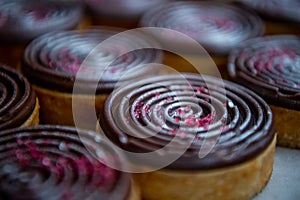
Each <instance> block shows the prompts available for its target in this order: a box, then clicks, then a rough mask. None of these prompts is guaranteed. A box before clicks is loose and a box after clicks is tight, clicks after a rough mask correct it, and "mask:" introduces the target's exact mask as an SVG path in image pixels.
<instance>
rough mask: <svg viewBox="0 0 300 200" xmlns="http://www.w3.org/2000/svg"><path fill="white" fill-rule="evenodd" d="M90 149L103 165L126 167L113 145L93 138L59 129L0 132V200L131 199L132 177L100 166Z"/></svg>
mask: <svg viewBox="0 0 300 200" xmlns="http://www.w3.org/2000/svg"><path fill="white" fill-rule="evenodd" d="M78 134H80V135H81V136H80V137H79V136H78ZM86 146H88V148H89V149H90V150H91V152H93V153H95V154H97V155H98V154H99V156H101V159H110V162H114V163H118V165H119V166H123V165H124V163H121V160H122V159H121V158H120V155H118V154H117V153H116V151H114V150H113V149H112V148H111V146H110V145H109V143H107V141H105V140H103V138H102V137H101V136H99V135H96V134H95V133H92V132H82V131H80V130H75V129H74V128H71V127H60V126H36V127H28V128H19V129H10V130H7V131H3V132H0V183H1V184H0V193H1V197H2V198H4V199H27V200H29V199H30V200H31V199H32V200H33V199H47V200H48V199H51V200H52V199H72V200H81V199H91V200H92V199H107V200H116V199H120V200H123V199H127V198H128V195H129V192H130V187H131V186H130V184H131V182H130V175H129V174H127V173H123V172H119V171H116V170H114V169H112V168H110V167H107V166H106V165H104V164H102V163H101V162H99V161H98V159H96V157H94V156H93V155H92V154H91V152H89V151H87V149H86V148H85V147H86Z"/></svg>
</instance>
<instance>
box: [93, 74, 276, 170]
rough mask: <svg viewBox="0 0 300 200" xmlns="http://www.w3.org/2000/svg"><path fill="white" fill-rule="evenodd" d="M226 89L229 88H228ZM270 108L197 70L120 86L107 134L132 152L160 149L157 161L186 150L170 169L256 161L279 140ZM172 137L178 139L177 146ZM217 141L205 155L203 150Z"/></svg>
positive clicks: (104, 118)
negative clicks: (275, 138) (194, 72)
mask: <svg viewBox="0 0 300 200" xmlns="http://www.w3.org/2000/svg"><path fill="white" fill-rule="evenodd" d="M222 88H223V89H222ZM272 120H273V116H272V112H271V110H270V108H269V106H268V105H267V104H266V103H265V102H264V101H263V100H262V99H261V98H260V97H259V96H258V95H256V94H255V93H253V92H251V91H250V90H248V89H246V88H244V87H242V86H239V85H237V84H234V83H231V82H228V81H224V82H223V81H222V80H220V79H217V78H213V77H210V76H200V75H197V74H183V76H182V75H165V76H157V77H153V78H148V79H144V80H142V81H139V82H135V83H131V84H129V85H127V86H123V87H122V88H118V89H117V90H115V91H114V92H113V93H111V95H110V96H109V97H108V99H107V101H106V103H105V110H104V112H103V113H102V114H101V116H100V120H99V121H100V125H101V128H102V130H103V132H104V133H105V134H106V135H107V137H108V138H109V139H110V140H112V141H113V142H114V143H115V144H117V145H118V146H120V147H121V148H123V149H125V150H126V151H129V152H138V153H145V152H155V151H156V152H157V150H161V149H163V148H164V147H165V146H166V145H168V148H167V149H165V150H162V151H160V153H157V154H154V156H153V158H152V159H149V160H146V159H144V160H143V157H141V159H142V160H138V161H137V160H134V161H133V162H137V163H143V164H148V165H150V166H151V165H152V163H153V162H154V161H155V160H161V159H163V158H164V156H166V157H167V156H168V155H171V154H173V153H175V154H176V153H177V152H180V151H181V150H182V148H181V144H183V143H182V142H184V141H185V140H189V139H192V142H191V143H190V145H189V146H188V148H187V149H186V151H185V152H182V155H181V156H180V157H179V159H177V160H176V161H175V162H173V163H171V164H170V165H168V166H167V168H169V169H186V170H187V169H189V170H199V169H213V168H219V167H224V166H229V165H234V164H237V163H241V162H244V161H246V160H250V159H251V158H254V157H255V156H256V155H258V154H259V153H260V152H262V151H263V150H264V149H265V148H266V147H267V146H268V145H269V144H270V143H271V141H272V140H273V138H274V127H273V122H272ZM171 141H177V142H174V143H172V144H171ZM208 141H211V142H213V143H215V144H212V146H211V150H210V151H209V152H208V153H207V155H205V156H204V157H202V158H200V157H199V151H200V150H201V148H204V147H205V145H207V142H208Z"/></svg>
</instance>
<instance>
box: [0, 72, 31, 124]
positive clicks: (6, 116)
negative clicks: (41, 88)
mask: <svg viewBox="0 0 300 200" xmlns="http://www.w3.org/2000/svg"><path fill="white" fill-rule="evenodd" d="M35 105H36V96H35V93H34V91H33V90H32V88H31V86H30V85H29V82H28V81H27V80H26V79H25V78H24V77H23V76H22V75H21V74H20V73H19V72H17V71H15V70H13V69H11V68H9V67H5V66H0V130H4V129H8V128H15V127H19V126H21V125H22V124H23V123H24V122H25V121H26V120H27V119H28V118H29V117H30V116H31V114H32V112H33V110H34V108H35Z"/></svg>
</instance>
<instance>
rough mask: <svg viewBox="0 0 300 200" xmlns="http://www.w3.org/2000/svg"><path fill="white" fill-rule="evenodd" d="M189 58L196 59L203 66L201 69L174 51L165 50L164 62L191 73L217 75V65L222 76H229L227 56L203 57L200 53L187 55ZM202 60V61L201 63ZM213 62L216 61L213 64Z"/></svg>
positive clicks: (177, 69)
mask: <svg viewBox="0 0 300 200" xmlns="http://www.w3.org/2000/svg"><path fill="white" fill-rule="evenodd" d="M186 57H187V58H189V59H191V60H194V61H195V62H197V64H199V66H203V68H201V69H200V70H201V71H197V69H196V68H195V66H193V65H192V64H191V63H189V62H188V61H187V60H185V59H184V58H182V57H180V56H179V55H174V54H173V53H168V52H165V54H164V60H163V63H164V64H165V65H167V66H169V67H172V68H173V69H175V70H176V71H178V72H191V73H201V74H210V75H215V70H216V69H215V67H217V69H218V70H219V73H220V74H221V76H222V77H223V78H224V77H227V70H226V65H227V57H226V56H211V58H207V57H203V58H201V57H200V56H199V55H188V54H187V55H186ZM199 62H200V63H199ZM212 63H215V65H214V66H212Z"/></svg>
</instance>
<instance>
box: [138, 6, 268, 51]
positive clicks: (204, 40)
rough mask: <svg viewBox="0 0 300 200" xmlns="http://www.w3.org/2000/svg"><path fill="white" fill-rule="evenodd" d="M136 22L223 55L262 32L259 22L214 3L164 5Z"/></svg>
mask: <svg viewBox="0 0 300 200" xmlns="http://www.w3.org/2000/svg"><path fill="white" fill-rule="evenodd" d="M140 23H141V25H142V26H150V27H152V26H154V27H163V28H170V29H173V30H176V31H179V32H182V33H184V34H186V35H188V36H190V37H191V38H193V39H195V40H196V41H198V42H199V43H200V44H202V45H203V46H204V47H205V48H206V49H207V50H208V51H209V52H212V53H216V54H227V53H228V52H229V51H230V50H231V49H232V48H233V47H235V46H236V45H238V44H239V43H240V42H241V41H243V40H246V39H249V38H252V37H256V36H259V35H262V34H263V32H264V26H263V23H262V21H261V20H260V18H258V17H257V16H256V15H254V14H253V13H250V12H248V11H246V10H242V9H239V8H238V7H233V6H231V5H227V4H222V3H216V2H213V3H212V2H192V1H188V2H173V3H168V4H164V5H163V6H160V7H156V8H153V9H151V10H150V11H149V12H147V13H146V14H145V15H144V16H143V17H142V19H141V22H140Z"/></svg>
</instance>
